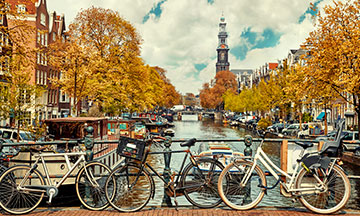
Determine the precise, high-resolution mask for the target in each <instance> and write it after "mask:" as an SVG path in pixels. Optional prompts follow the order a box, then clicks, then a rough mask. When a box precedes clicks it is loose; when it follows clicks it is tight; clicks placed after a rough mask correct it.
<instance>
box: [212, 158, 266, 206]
mask: <svg viewBox="0 0 360 216" xmlns="http://www.w3.org/2000/svg"><path fill="white" fill-rule="evenodd" d="M252 167H253V162H249V161H244V160H237V161H235V162H232V163H230V164H229V165H227V166H226V167H225V168H224V170H223V171H222V173H221V174H220V177H219V182H218V191H219V195H220V197H221V198H222V200H223V201H224V202H225V204H226V205H227V206H229V207H230V208H233V209H236V210H248V209H251V208H254V207H255V206H256V205H257V204H259V202H260V201H261V200H262V198H263V197H264V194H265V189H264V188H262V187H260V184H261V185H263V186H266V178H265V174H264V172H263V171H262V170H261V169H260V167H259V166H255V167H254V169H253V171H251V168H252ZM250 172H251V173H250ZM249 175H250V176H249ZM246 176H249V179H248V180H247V181H246V182H245V184H244V185H241V182H242V180H243V179H244V177H246Z"/></svg>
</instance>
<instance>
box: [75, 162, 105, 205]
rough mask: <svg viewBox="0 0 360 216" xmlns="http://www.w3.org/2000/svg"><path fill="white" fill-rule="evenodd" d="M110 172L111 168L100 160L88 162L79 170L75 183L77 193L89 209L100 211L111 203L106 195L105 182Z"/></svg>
mask: <svg viewBox="0 0 360 216" xmlns="http://www.w3.org/2000/svg"><path fill="white" fill-rule="evenodd" d="M85 169H86V170H85ZM110 173H111V169H110V168H109V167H108V166H106V165H105V164H103V163H100V162H90V163H87V164H86V165H85V166H84V167H83V168H81V169H80V170H79V172H78V174H77V176H76V183H75V187H76V193H77V195H78V198H79V200H80V202H81V203H82V204H83V205H84V206H85V207H86V208H87V209H90V210H94V211H98V210H103V209H105V208H106V207H107V206H108V205H109V202H108V201H107V199H106V197H105V183H106V180H107V179H108V177H109V175H110Z"/></svg>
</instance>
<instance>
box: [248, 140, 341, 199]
mask: <svg viewBox="0 0 360 216" xmlns="http://www.w3.org/2000/svg"><path fill="white" fill-rule="evenodd" d="M262 144H263V142H262V143H261V144H260V145H259V147H258V148H257V150H256V154H255V156H254V160H253V165H252V167H251V169H250V170H249V172H248V173H247V174H246V175H245V176H246V177H245V178H243V180H242V181H241V184H242V185H245V184H246V183H247V181H248V180H249V178H250V176H251V175H250V174H251V173H252V172H253V171H254V169H255V167H256V165H257V163H258V160H259V161H260V162H261V164H263V165H264V166H265V167H266V169H267V170H268V171H269V172H270V173H271V175H272V176H273V177H274V178H275V179H276V180H277V181H279V180H281V179H280V176H279V174H278V173H280V174H281V175H282V176H285V177H286V178H289V179H290V181H289V182H288V183H287V181H285V183H283V182H281V184H282V185H283V186H284V188H285V190H286V191H287V192H290V193H292V192H305V191H313V190H314V188H301V189H299V188H297V189H296V188H294V183H295V180H296V177H297V175H298V172H299V167H300V163H301V162H300V161H298V162H297V163H296V166H295V169H294V172H293V174H292V175H289V174H288V173H287V172H285V171H283V170H281V169H280V168H279V167H278V166H276V165H275V164H274V163H273V162H272V161H271V159H270V158H269V157H268V156H267V155H266V153H265V152H264V151H263V150H262V148H261V147H262ZM304 152H305V149H302V150H301V152H300V155H299V158H301V157H302V156H303V155H304ZM336 160H337V159H333V163H332V165H331V168H330V171H331V170H332V168H333V167H334V165H335V162H336ZM274 169H275V170H274ZM276 171H277V172H278V173H276ZM314 177H315V178H316V180H317V181H318V182H319V183H320V184H321V187H320V188H316V189H321V188H323V187H325V183H326V182H323V181H322V180H320V179H319V178H318V177H317V176H316V175H314Z"/></svg>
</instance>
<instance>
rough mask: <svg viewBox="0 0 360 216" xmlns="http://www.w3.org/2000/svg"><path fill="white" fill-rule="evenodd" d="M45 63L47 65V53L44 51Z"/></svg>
mask: <svg viewBox="0 0 360 216" xmlns="http://www.w3.org/2000/svg"><path fill="white" fill-rule="evenodd" d="M44 65H45V66H47V55H46V54H45V53H44Z"/></svg>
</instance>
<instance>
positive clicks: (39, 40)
mask: <svg viewBox="0 0 360 216" xmlns="http://www.w3.org/2000/svg"><path fill="white" fill-rule="evenodd" d="M37 42H38V44H40V43H41V33H40V32H39V31H38V32H37Z"/></svg>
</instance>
